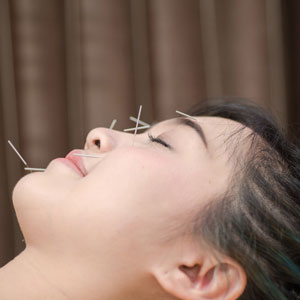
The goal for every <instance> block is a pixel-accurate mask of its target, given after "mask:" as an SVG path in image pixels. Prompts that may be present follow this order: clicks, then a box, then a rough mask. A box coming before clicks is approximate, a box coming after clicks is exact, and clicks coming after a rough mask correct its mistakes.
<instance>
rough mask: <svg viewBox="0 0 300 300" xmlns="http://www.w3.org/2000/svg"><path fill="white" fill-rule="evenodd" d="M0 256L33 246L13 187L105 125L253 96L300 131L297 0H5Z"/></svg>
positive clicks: (0, 7) (0, 35)
mask: <svg viewBox="0 0 300 300" xmlns="http://www.w3.org/2000/svg"><path fill="white" fill-rule="evenodd" d="M0 14H1V15H0V16H1V19H0V42H1V44H0V46H1V48H0V51H1V52H0V118H1V121H0V264H1V266H2V265H4V264H6V263H7V262H8V261H9V260H10V259H12V258H13V257H14V256H16V255H17V254H18V253H20V252H21V251H22V250H23V249H24V247H25V245H24V242H22V239H23V237H22V233H21V231H20V228H19V225H18V222H17V219H16V216H15V212H14V209H13V204H12V190H13V187H14V185H15V184H16V182H17V181H18V180H19V179H20V178H21V177H22V176H23V175H24V174H25V173H26V172H25V171H24V165H23V164H22V162H21V161H20V159H19V158H18V157H17V156H16V154H15V153H14V152H13V150H12V149H11V148H10V147H9V145H8V143H7V140H8V139H10V140H11V141H12V142H13V143H14V145H15V146H16V147H17V149H18V150H19V151H20V153H21V154H22V155H23V157H24V158H25V159H26V161H27V162H28V164H29V165H30V166H31V167H41V168H42V167H46V166H47V165H48V163H49V162H50V161H51V160H52V159H54V158H56V157H62V156H65V155H66V154H67V153H68V152H69V151H70V150H72V149H76V148H83V146H84V142H85V138H86V135H87V134H88V132H89V131H90V130H91V129H92V128H94V127H109V126H110V124H111V122H112V120H113V119H117V120H118V122H117V124H116V125H115V128H114V129H116V130H123V129H124V128H128V127H133V126H134V123H133V122H132V121H130V120H129V116H130V115H134V116H137V112H138V108H139V106H140V105H143V110H142V116H141V119H142V120H143V121H145V122H148V123H151V122H152V121H154V120H155V121H160V120H163V119H166V118H172V117H176V113H175V110H176V109H177V110H181V111H185V110H186V109H187V108H188V107H190V106H191V105H192V104H194V103H196V102H198V101H201V100H203V99H205V98H207V97H218V96H237V97H246V98H250V99H252V100H253V101H255V102H257V103H259V104H261V105H263V106H264V107H266V108H268V109H270V110H271V111H272V112H273V114H274V115H275V116H276V117H277V118H278V120H279V121H280V124H281V126H282V127H283V128H285V129H286V130H288V131H289V132H298V130H299V117H300V104H299V100H298V97H299V94H300V85H299V84H298V82H297V81H298V78H299V71H300V60H299V54H298V53H300V52H299V49H300V41H299V31H300V21H299V20H300V19H299V14H300V3H299V1H297V0H291V1H284V0H243V1H241V0H226V1H219V0H63V1H62V0H22V1H17V0H2V1H1V2H0Z"/></svg>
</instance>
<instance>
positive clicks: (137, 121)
mask: <svg viewBox="0 0 300 300" xmlns="http://www.w3.org/2000/svg"><path fill="white" fill-rule="evenodd" d="M141 111H142V105H140V109H139V114H138V118H137V120H136V126H135V131H134V136H133V141H132V146H133V145H134V139H135V136H136V131H137V128H138V124H139V121H140V116H141Z"/></svg>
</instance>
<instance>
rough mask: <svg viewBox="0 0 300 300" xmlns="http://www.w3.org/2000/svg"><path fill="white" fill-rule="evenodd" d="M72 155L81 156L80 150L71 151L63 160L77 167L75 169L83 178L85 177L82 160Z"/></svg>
mask: <svg viewBox="0 0 300 300" xmlns="http://www.w3.org/2000/svg"><path fill="white" fill-rule="evenodd" d="M74 153H80V154H82V151H81V150H72V151H71V152H70V153H68V154H67V156H66V157H65V158H66V159H67V160H69V161H71V162H72V163H73V164H74V165H75V166H76V167H77V169H78V170H79V171H80V172H81V173H82V175H83V176H86V175H87V171H86V168H85V166H84V164H83V161H82V158H81V157H80V156H77V155H73V154H74Z"/></svg>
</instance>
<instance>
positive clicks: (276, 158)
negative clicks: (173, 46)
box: [188, 98, 300, 300]
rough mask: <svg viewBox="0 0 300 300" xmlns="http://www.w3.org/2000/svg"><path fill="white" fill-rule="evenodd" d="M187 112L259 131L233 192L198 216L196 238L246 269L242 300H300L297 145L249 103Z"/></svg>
mask: <svg viewBox="0 0 300 300" xmlns="http://www.w3.org/2000/svg"><path fill="white" fill-rule="evenodd" d="M224 100H225V101H224ZM226 100H227V101H226ZM188 113H189V114H191V115H195V116H215V117H222V118H226V119H230V120H234V121H237V122H239V123H241V124H243V125H244V128H250V129H251V130H252V133H251V134H250V135H249V136H247V137H246V139H247V140H248V142H249V140H250V141H251V147H250V149H249V151H248V153H247V155H244V156H243V157H242V159H241V160H237V161H238V162H239V163H238V166H237V168H236V169H235V170H234V173H233V176H232V182H231V184H230V185H229V186H228V190H227V191H226V193H224V194H223V195H221V197H220V198H219V199H215V201H211V202H210V203H209V205H207V207H206V209H203V210H201V211H200V212H199V215H198V216H197V217H196V218H195V223H194V233H195V236H201V238H202V239H204V240H206V241H207V242H209V243H210V244H211V245H213V246H214V247H215V248H216V249H218V250H219V251H220V252H222V253H224V254H226V255H229V256H230V257H232V258H233V259H234V260H236V261H237V262H239V263H240V264H241V265H242V266H243V268H244V269H245V271H246V274H247V287H246V290H245V292H244V293H243V295H242V296H241V297H240V298H239V299H242V300H250V299H256V300H258V299H264V300H266V299H270V300H271V299H272V300H279V299H280V300H293V299H299V298H300V284H299V283H300V150H299V146H298V144H297V143H298V141H297V140H296V138H294V139H295V140H294V141H293V140H291V141H289V140H288V138H287V137H286V136H287V134H284V132H283V131H282V130H281V129H280V128H279V126H278V125H277V123H276V121H275V118H274V117H273V116H272V115H271V114H270V113H269V112H267V111H266V110H264V109H263V108H261V107H258V106H257V105H255V104H254V103H252V102H250V101H248V100H246V99H224V98H223V99H210V101H208V102H205V103H200V104H196V105H195V106H194V107H192V108H191V109H190V110H189V112H188ZM242 131H243V128H240V129H239V130H238V131H237V132H236V133H235V134H237V135H239V133H240V132H242ZM244 137H245V136H244ZM244 137H243V138H242V139H240V143H244V142H245V140H244ZM236 146H238V144H236ZM237 150H238V149H237ZM234 159H237V157H235V158H234ZM297 295H298V296H297Z"/></svg>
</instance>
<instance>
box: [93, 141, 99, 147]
mask: <svg viewBox="0 0 300 300" xmlns="http://www.w3.org/2000/svg"><path fill="white" fill-rule="evenodd" d="M93 143H94V144H95V145H96V146H97V147H98V148H100V144H101V142H100V140H94V141H93Z"/></svg>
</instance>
